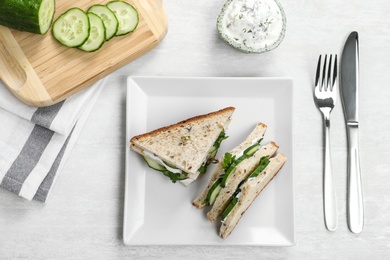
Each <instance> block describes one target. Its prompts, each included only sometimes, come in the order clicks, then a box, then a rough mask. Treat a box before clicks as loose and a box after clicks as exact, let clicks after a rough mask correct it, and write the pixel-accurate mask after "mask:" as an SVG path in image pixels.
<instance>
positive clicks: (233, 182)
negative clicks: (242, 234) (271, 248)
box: [207, 142, 279, 222]
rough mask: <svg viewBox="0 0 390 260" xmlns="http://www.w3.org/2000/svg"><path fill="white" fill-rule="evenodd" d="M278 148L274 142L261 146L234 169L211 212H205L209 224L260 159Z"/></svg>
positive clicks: (221, 210)
mask: <svg viewBox="0 0 390 260" xmlns="http://www.w3.org/2000/svg"><path fill="white" fill-rule="evenodd" d="M278 148H279V146H277V145H276V144H275V143H274V142H270V143H268V144H266V145H265V146H262V147H261V148H260V149H259V150H258V151H257V152H256V153H255V154H254V155H253V156H252V157H250V158H248V159H247V160H245V161H244V162H242V163H241V164H239V165H238V166H237V167H236V169H235V170H234V172H233V173H232V175H231V176H229V182H228V183H227V185H226V186H225V187H224V188H222V189H221V190H220V192H219V194H218V197H217V198H216V200H215V202H214V204H213V206H212V208H211V210H210V211H209V212H207V218H208V219H209V220H210V221H211V222H214V221H215V220H216V219H217V218H218V217H219V216H220V215H221V214H222V212H223V211H224V209H225V208H226V207H227V206H228V204H229V202H230V198H231V196H232V194H233V193H234V192H235V191H236V190H237V188H238V186H239V185H240V183H241V182H242V181H244V180H245V179H246V178H247V177H248V176H249V174H251V172H253V171H254V170H255V169H256V168H257V166H258V165H259V162H260V159H261V158H262V157H264V156H268V157H271V156H272V155H274V153H275V152H276V151H277V149H278Z"/></svg>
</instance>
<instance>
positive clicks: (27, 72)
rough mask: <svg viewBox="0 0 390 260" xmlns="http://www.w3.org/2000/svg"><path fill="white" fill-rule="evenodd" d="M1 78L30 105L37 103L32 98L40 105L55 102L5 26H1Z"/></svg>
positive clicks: (15, 93) (16, 94)
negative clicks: (38, 101)
mask: <svg viewBox="0 0 390 260" xmlns="http://www.w3.org/2000/svg"><path fill="white" fill-rule="evenodd" d="M0 78H1V80H2V81H3V82H4V84H5V85H6V86H7V87H8V88H9V89H10V90H11V91H12V92H13V93H14V95H15V96H17V97H18V98H19V99H21V100H22V101H23V102H25V103H27V104H29V105H37V104H36V103H35V102H29V101H30V100H40V103H39V105H40V106H48V105H51V104H53V100H52V99H51V97H50V96H49V94H48V93H47V91H46V89H45V87H44V86H43V84H42V82H41V80H40V78H39V77H38V75H37V74H36V73H35V71H34V69H33V67H32V66H31V64H30V62H29V61H28V59H27V57H26V56H25V55H24V53H23V51H22V50H21V48H20V47H19V44H18V43H17V41H16V40H15V38H14V37H13V35H12V33H11V31H10V30H9V29H8V28H7V27H4V26H0Z"/></svg>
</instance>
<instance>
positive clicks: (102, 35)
mask: <svg viewBox="0 0 390 260" xmlns="http://www.w3.org/2000/svg"><path fill="white" fill-rule="evenodd" d="M87 15H88V18H89V23H90V26H91V29H90V32H89V37H88V40H87V41H86V42H85V43H84V44H83V45H81V46H80V47H79V49H80V50H83V51H87V52H93V51H96V50H98V49H100V47H102V45H103V43H104V42H105V41H106V28H105V27H104V24H103V20H102V19H101V18H100V17H99V16H98V15H96V14H94V13H87Z"/></svg>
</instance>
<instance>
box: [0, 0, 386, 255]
mask: <svg viewBox="0 0 390 260" xmlns="http://www.w3.org/2000/svg"><path fill="white" fill-rule="evenodd" d="M281 2H282V5H283V6H284V9H285V12H286V15H287V21H288V24H287V33H286V37H285V39H284V41H283V42H282V44H281V45H280V46H279V47H278V48H277V49H275V50H273V51H271V52H269V53H266V54H261V55H250V54H244V53H241V52H238V51H236V50H234V49H233V48H231V47H229V46H228V45H227V44H225V43H224V42H222V41H221V40H220V39H219V37H218V35H217V33H216V29H215V23H216V17H217V15H218V13H219V11H220V8H221V7H222V5H223V3H224V0H214V1H190V0H181V1H177V0H165V2H164V3H165V6H166V10H167V13H168V19H169V32H168V35H167V36H166V38H165V39H164V41H163V42H162V43H161V44H160V45H159V46H158V47H157V48H155V49H154V50H152V51H151V52H150V53H148V54H146V55H145V56H143V57H141V58H139V59H138V60H136V61H134V62H132V63H131V64H128V65H127V66H125V67H123V68H121V69H119V70H118V71H116V72H114V73H113V74H111V75H110V76H109V77H108V80H107V83H106V86H105V88H104V90H103V93H102V95H101V96H100V98H99V100H98V101H97V103H96V106H95V107H94V109H93V111H92V113H91V115H90V118H89V120H88V122H87V123H86V125H85V128H84V129H83V132H82V134H81V136H80V138H79V139H78V141H77V144H76V145H75V147H74V149H73V151H72V153H71V155H70V158H69V160H68V162H67V163H66V165H65V167H64V169H63V171H62V173H61V176H60V178H59V179H58V181H57V183H56V186H55V187H54V190H53V192H52V194H51V197H50V198H49V201H48V202H47V203H46V204H42V203H39V202H29V201H26V200H24V199H21V198H19V197H17V196H15V195H14V194H11V193H9V192H7V191H5V190H0V258H35V259H47V258H78V259H85V258H92V259H95V258H97V259H115V258H127V259H149V258H166V259H183V258H186V259H200V258H202V259H215V258H217V257H218V258H220V259H240V258H245V259H259V258H264V259H270V258H272V259H274V258H275V259H385V258H387V259H388V257H390V188H389V183H390V173H389V166H390V164H389V160H390V149H389V143H390V134H389V128H390V123H389V119H390V110H389V109H388V106H387V104H388V99H389V98H390V86H389V82H390V73H389V72H390V71H389V67H390V66H389V65H390V48H389V43H390V29H389V28H390V27H389V25H390V15H389V11H390V2H388V1H386V0H376V1H363V0H344V1H337V0H328V1H318V0H312V1H308V0H296V1H286V0H283V1H281ZM353 30H356V31H358V32H359V37H360V58H361V63H360V68H361V77H360V79H361V85H360V86H361V89H360V103H359V105H360V134H361V135H360V148H361V159H362V160H361V168H362V180H363V192H364V205H365V227H364V230H363V232H362V233H361V234H358V235H356V234H352V233H351V232H350V231H349V230H348V227H347V222H346V181H347V175H346V132H345V126H344V118H343V112H342V107H341V104H340V102H338V104H337V106H336V108H335V110H334V111H333V113H332V117H331V124H332V129H331V138H332V145H333V151H332V152H333V162H334V173H335V181H336V189H337V202H338V217H339V226H338V229H337V231H336V232H334V233H331V232H329V231H327V230H326V229H325V227H324V222H323V212H322V152H323V144H322V126H321V123H322V119H321V114H320V112H319V111H318V110H317V109H316V107H315V106H314V103H313V98H312V84H313V81H314V73H315V67H316V63H317V58H318V55H319V54H321V53H337V54H341V51H342V46H343V44H344V42H345V39H346V37H347V36H348V34H349V33H350V32H351V31H353ZM130 75H137V76H181V77H190V76H191V77H193V76H195V77H198V76H199V77H215V76H218V77H225V76H237V77H240V76H247V77H291V78H292V79H293V81H294V175H295V219H296V245H295V246H293V247H285V248H278V247H223V246H221V247H207V246H205V247H191V246H185V247H177V246H164V247H162V246H161V247H160V246H152V247H149V246H140V247H128V246H124V245H123V240H122V228H123V203H124V179H125V158H124V154H125V149H126V146H127V141H126V140H125V116H126V115H125V102H126V78H127V77H128V76H130Z"/></svg>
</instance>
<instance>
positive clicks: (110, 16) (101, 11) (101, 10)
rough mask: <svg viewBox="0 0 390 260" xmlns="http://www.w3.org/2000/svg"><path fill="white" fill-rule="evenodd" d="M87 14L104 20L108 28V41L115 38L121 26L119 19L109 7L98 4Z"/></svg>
mask: <svg viewBox="0 0 390 260" xmlns="http://www.w3.org/2000/svg"><path fill="white" fill-rule="evenodd" d="M87 12H88V13H94V14H96V15H98V16H99V17H100V18H101V19H102V20H103V23H104V27H105V28H106V41H108V40H110V39H111V38H112V37H114V36H115V33H116V31H117V30H118V26H119V23H118V19H117V18H116V16H115V14H114V13H113V12H112V11H111V10H110V9H109V8H108V7H107V6H105V5H101V4H96V5H93V6H91V7H90V8H89V9H88V11H87Z"/></svg>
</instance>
